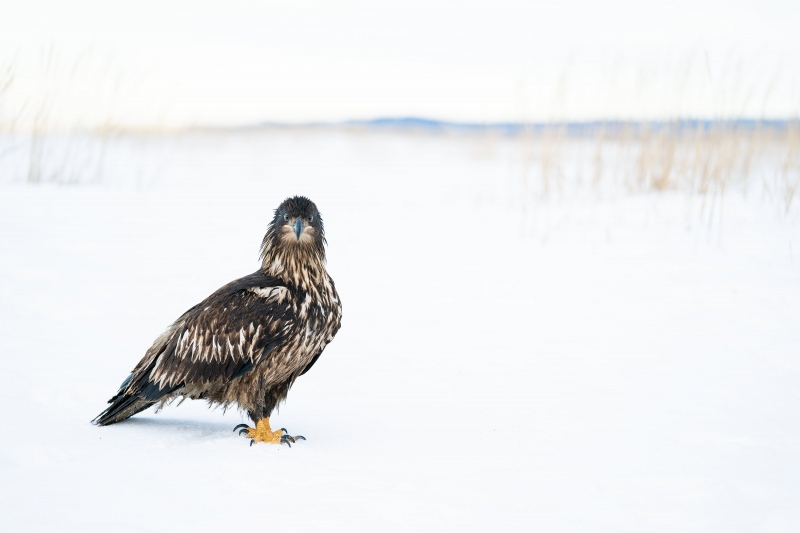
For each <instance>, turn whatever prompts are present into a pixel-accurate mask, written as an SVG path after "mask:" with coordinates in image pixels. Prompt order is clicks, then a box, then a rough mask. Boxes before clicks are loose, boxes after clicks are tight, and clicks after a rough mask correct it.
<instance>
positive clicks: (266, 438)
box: [246, 417, 283, 444]
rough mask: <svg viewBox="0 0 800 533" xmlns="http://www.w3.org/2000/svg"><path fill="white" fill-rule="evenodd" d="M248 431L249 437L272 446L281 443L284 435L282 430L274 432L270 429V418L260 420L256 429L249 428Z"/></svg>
mask: <svg viewBox="0 0 800 533" xmlns="http://www.w3.org/2000/svg"><path fill="white" fill-rule="evenodd" d="M246 430H247V437H249V438H251V439H253V440H254V441H255V442H268V443H270V444H280V443H281V435H283V432H282V431H281V430H278V431H272V429H271V428H270V427H269V417H267V418H262V419H261V420H259V421H258V422H257V423H256V427H255V428H251V427H248V428H246Z"/></svg>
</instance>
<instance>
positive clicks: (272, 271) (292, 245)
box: [92, 196, 342, 447]
mask: <svg viewBox="0 0 800 533" xmlns="http://www.w3.org/2000/svg"><path fill="white" fill-rule="evenodd" d="M326 246H327V241H326V239H325V230H324V226H323V223H322V217H321V216H320V213H319V210H318V209H317V206H316V205H315V204H314V202H312V201H311V200H309V199H308V198H306V197H305V196H294V197H290V198H287V199H286V200H284V201H283V202H282V203H281V204H280V205H279V206H278V208H277V209H276V210H275V212H274V216H273V218H272V221H271V222H270V223H269V224H268V227H267V231H266V234H265V235H264V238H263V240H262V242H261V254H260V258H261V267H260V268H259V269H258V270H257V271H256V272H254V273H252V274H250V275H248V276H244V277H242V278H239V279H237V280H234V281H232V282H230V283H228V284H227V285H224V286H223V287H221V288H220V289H219V290H217V291H216V292H214V293H212V294H211V295H210V296H208V297H207V298H206V299H205V300H203V301H202V302H200V303H199V304H197V305H195V306H194V307H192V308H191V309H189V310H188V311H186V312H185V313H184V314H183V315H181V316H180V317H179V318H178V319H177V320H176V321H175V322H173V323H172V324H171V325H170V326H169V327H168V328H167V329H166V331H164V332H163V333H162V334H161V335H159V336H158V338H156V340H155V341H154V342H153V345H152V346H151V347H150V348H149V349H148V350H147V351H146V352H145V354H144V357H142V359H141V361H139V363H138V364H137V365H136V367H135V368H134V369H133V371H132V372H131V374H130V375H129V376H128V377H127V378H126V379H125V380H124V381H123V382H122V385H121V386H120V388H119V390H118V391H117V393H116V394H115V395H114V396H113V397H112V398H111V399H110V400H109V401H108V403H109V404H110V405H109V406H108V407H107V408H106V409H105V410H104V411H103V412H102V413H100V414H99V415H98V416H97V417H96V418H95V419H94V420H92V422H93V423H94V424H95V425H98V426H107V425H110V424H115V423H117V422H121V421H123V420H126V419H127V418H130V417H131V416H133V415H135V414H137V413H139V412H141V411H143V410H145V409H147V408H148V407H151V406H153V405H157V404H158V406H159V407H161V406H163V405H165V404H166V403H169V402H171V401H173V400H175V399H177V398H181V401H183V399H186V398H190V399H202V400H206V401H208V402H209V403H210V404H211V405H221V406H223V407H224V408H226V409H227V408H228V407H229V406H232V405H236V406H238V408H239V409H240V410H241V411H243V412H246V413H247V415H248V416H249V417H250V419H251V420H252V421H253V426H250V425H248V424H239V425H237V426H236V427H235V428H234V429H233V431H234V432H235V431H236V430H239V435H240V436H242V435H244V436H246V437H248V438H249V439H250V446H252V445H253V444H254V443H257V442H265V443H270V444H287V445H288V446H289V447H291V445H292V443H295V442H296V441H298V440H305V437H303V436H302V435H294V436H293V435H290V434H289V432H288V431H287V430H286V429H285V428H280V429H279V430H277V431H273V430H272V429H271V427H270V422H269V419H270V415H271V413H272V412H273V410H274V409H275V408H276V407H277V406H278V405H279V404H280V403H281V402H283V401H284V400H285V399H286V396H287V394H288V393H289V389H290V388H291V387H292V385H293V384H294V382H295V380H296V379H297V378H298V377H300V376H302V375H303V374H305V373H306V372H308V371H309V370H310V369H311V367H313V366H314V364H315V363H316V362H317V360H318V359H319V357H320V355H321V354H322V352H323V350H324V349H325V347H326V346H327V345H328V344H329V343H330V342H331V341H332V340H333V337H334V336H335V335H336V333H337V332H338V331H339V328H340V327H341V320H342V304H341V301H340V300H339V294H338V293H337V292H336V287H335V285H334V283H333V280H332V279H331V277H330V275H329V274H328V272H327V270H326V267H325V265H326V259H325V247H326Z"/></svg>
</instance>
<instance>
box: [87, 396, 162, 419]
mask: <svg viewBox="0 0 800 533" xmlns="http://www.w3.org/2000/svg"><path fill="white" fill-rule="evenodd" d="M108 403H110V404H111V405H109V406H108V408H106V410H105V411H103V412H102V413H100V414H99V415H97V418H95V419H94V420H92V423H93V424H96V425H98V426H108V425H110V424H116V423H117V422H121V421H123V420H125V419H126V418H130V417H132V416H133V415H135V414H136V413H139V412H141V411H144V410H145V409H147V408H148V407H150V406H151V405H154V404H155V403H157V402H155V401H152V400H146V399H144V398H141V397H140V396H139V395H137V394H119V395H117V396H114V397H113V398H111V400H109V402H108Z"/></svg>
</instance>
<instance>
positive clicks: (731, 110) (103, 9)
mask: <svg viewBox="0 0 800 533" xmlns="http://www.w3.org/2000/svg"><path fill="white" fill-rule="evenodd" d="M798 26H800V2H798V1H797V0H794V1H792V2H788V1H783V2H780V1H761V2H755V1H752V2H747V3H744V2H736V1H706V0H694V1H685V0H676V1H671V2H663V1H661V2H644V1H633V2H629V1H611V2H593V1H587V0H573V1H566V2H565V1H561V2H549V3H537V2H532V1H526V2H519V1H510V0H491V1H485V0H472V1H468V0H459V1H439V0H425V1H416V0H384V1H381V0H371V1H364V0H291V1H289V0H287V1H283V0H279V1H275V0H273V1H266V2H248V1H227V2H214V3H210V2H201V1H165V0H162V1H152V0H147V1H141V0H140V1H136V2H122V1H107V2H59V1H24V2H10V1H7V0H0V89H2V87H3V85H4V83H3V80H4V78H3V76H7V74H4V73H5V72H10V73H11V74H12V75H13V83H12V84H11V85H10V86H9V88H8V89H7V90H6V91H5V92H2V93H0V127H3V126H4V125H6V126H7V125H8V124H9V123H10V122H11V121H14V120H15V121H16V122H15V124H16V125H17V126H20V125H23V126H24V125H29V124H31V123H33V122H34V121H35V120H36V117H37V116H38V117H39V121H40V123H41V124H42V125H44V126H47V127H56V128H68V127H76V126H77V127H85V126H96V125H98V124H104V123H112V124H122V125H128V126H141V127H150V126H156V127H161V126H185V125H198V124H199V125H221V126H226V125H240V124H253V123H258V122H261V121H289V122H303V121H332V120H343V119H354V118H371V117H377V116H411V115H413V116H426V117H433V118H441V119H449V120H461V121H479V122H488V121H523V120H533V121H542V120H554V119H555V120H587V119H634V120H636V119H653V118H656V119H662V118H666V119H669V118H676V117H706V118H737V117H754V118H759V117H773V118H777V117H780V118H787V117H792V118H795V117H797V116H798V112H800V59H799V58H800V31H798V29H797V28H798ZM8 68H10V69H11V70H10V71H8V70H7V69H8ZM6 79H7V78H6Z"/></svg>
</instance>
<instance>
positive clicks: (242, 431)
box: [239, 429, 249, 436]
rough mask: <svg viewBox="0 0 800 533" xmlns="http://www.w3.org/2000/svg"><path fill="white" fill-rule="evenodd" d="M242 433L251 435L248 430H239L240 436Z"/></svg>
mask: <svg viewBox="0 0 800 533" xmlns="http://www.w3.org/2000/svg"><path fill="white" fill-rule="evenodd" d="M242 433H249V431H248V430H247V429H240V430H239V436H241V435H242Z"/></svg>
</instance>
